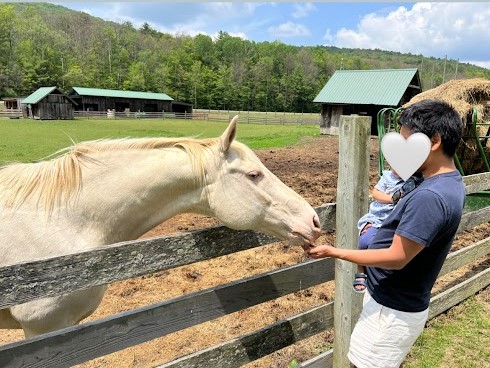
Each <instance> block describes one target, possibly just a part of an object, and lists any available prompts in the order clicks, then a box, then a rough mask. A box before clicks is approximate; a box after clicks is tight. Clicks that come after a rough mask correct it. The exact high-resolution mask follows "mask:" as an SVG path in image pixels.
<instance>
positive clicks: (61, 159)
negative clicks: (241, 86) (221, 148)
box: [0, 138, 219, 212]
mask: <svg viewBox="0 0 490 368" xmlns="http://www.w3.org/2000/svg"><path fill="white" fill-rule="evenodd" d="M218 142H219V139H218V138H208V139H194V138H122V139H100V140H95V141H87V142H81V143H77V144H74V145H73V146H71V147H68V148H65V149H62V150H60V151H58V152H56V153H55V154H54V155H52V156H55V155H60V156H58V157H56V158H54V159H51V160H47V161H39V162H34V163H13V164H8V165H6V166H4V167H2V168H0V202H4V203H5V204H6V205H7V206H20V205H21V204H22V203H24V202H25V201H26V200H27V199H28V198H30V197H34V196H36V198H37V201H38V204H39V203H41V204H43V205H44V208H45V209H46V210H48V212H51V211H52V210H53V208H54V206H55V204H57V203H60V202H61V201H65V200H68V199H69V198H70V197H71V196H72V195H73V194H74V193H79V191H80V189H81V184H82V171H83V166H84V165H85V164H87V163H89V162H94V159H93V158H92V157H91V153H95V152H102V151H119V150H152V149H162V148H169V147H178V148H180V149H183V150H185V151H186V152H187V153H188V155H189V157H190V159H191V165H192V168H193V170H194V172H195V173H196V174H197V178H198V180H199V181H203V180H204V152H205V150H206V149H207V148H209V147H211V146H213V145H215V144H218Z"/></svg>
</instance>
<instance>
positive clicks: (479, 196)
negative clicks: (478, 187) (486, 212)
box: [464, 192, 490, 212]
mask: <svg viewBox="0 0 490 368" xmlns="http://www.w3.org/2000/svg"><path fill="white" fill-rule="evenodd" d="M488 206H490V192H480V193H475V194H471V195H469V196H466V200H465V205H464V210H465V212H470V211H476V210H479V209H480V208H483V207H488Z"/></svg>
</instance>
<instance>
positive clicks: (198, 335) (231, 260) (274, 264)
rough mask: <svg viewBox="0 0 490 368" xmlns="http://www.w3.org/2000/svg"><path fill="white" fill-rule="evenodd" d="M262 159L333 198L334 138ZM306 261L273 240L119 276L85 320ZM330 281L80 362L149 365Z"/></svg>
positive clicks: (181, 219)
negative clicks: (166, 268) (179, 264)
mask: <svg viewBox="0 0 490 368" xmlns="http://www.w3.org/2000/svg"><path fill="white" fill-rule="evenodd" d="M377 152H378V148H377V138H373V139H372V140H371V160H370V161H371V177H370V182H371V185H374V184H375V182H376V167H377V166H376V165H377ZM256 153H257V155H258V156H259V157H260V159H261V160H262V161H263V162H264V164H265V165H266V166H267V167H268V168H269V169H270V170H271V171H272V172H273V173H275V174H276V175H277V176H278V177H279V178H280V179H281V180H282V181H283V182H285V183H286V184H287V185H289V186H290V187H291V188H293V189H294V190H295V191H296V192H298V193H299V194H301V195H302V196H303V197H304V198H306V200H307V201H308V202H309V203H310V204H311V205H312V206H313V207H317V206H319V205H321V204H323V203H330V202H335V199H336V186H337V166H338V141H337V139H336V138H333V137H319V138H307V139H306V138H305V139H304V140H303V141H302V142H301V143H300V144H299V145H298V146H295V147H288V148H281V149H267V150H257V151H256ZM215 224H217V222H216V220H214V219H212V218H208V217H203V216H198V215H193V214H187V215H180V216H177V217H175V218H173V219H170V220H168V221H167V222H165V223H163V224H161V225H159V226H157V227H156V228H155V229H153V230H151V231H150V232H148V233H147V234H145V235H144V236H143V237H154V236H158V235H163V234H169V233H175V232H182V231H191V230H196V229H200V228H203V227H207V226H209V225H215ZM488 236H490V226H488V224H484V225H481V226H479V227H478V228H476V229H475V230H474V231H472V232H467V233H464V234H461V235H460V236H458V237H457V239H456V241H455V244H454V249H458V248H460V247H463V246H465V245H470V244H472V243H473V242H475V241H478V240H481V239H484V238H486V237H488ZM327 240H328V241H331V242H333V241H334V234H325V235H323V236H322V238H321V239H320V241H327ZM303 260H304V255H303V252H302V250H301V249H300V248H299V247H291V246H288V245H287V244H286V243H275V244H271V245H267V246H264V247H260V248H257V249H252V250H248V251H243V252H239V253H235V254H232V255H227V256H224V257H220V258H217V259H213V260H210V261H206V262H200V263H195V264H192V265H188V266H183V267H179V268H176V269H173V270H169V271H164V272H158V273H155V274H153V275H148V276H144V277H138V278H135V279H131V280H127V281H122V282H117V283H114V284H112V285H110V286H109V289H108V292H107V293H106V296H105V297H104V300H103V301H102V304H101V306H100V307H99V309H98V310H97V311H96V312H95V313H94V314H93V315H92V316H90V317H89V318H88V319H87V320H86V321H92V320H95V319H98V318H101V317H104V316H108V315H112V314H115V313H119V312H123V311H127V310H131V309H134V308H137V307H141V306H145V305H148V304H151V303H156V302H159V301H162V300H166V299H169V298H173V297H178V296H181V295H183V294H186V293H190V292H194V291H199V290H203V289H206V288H209V287H212V286H215V285H219V284H223V283H226V282H230V281H233V280H237V279H241V278H244V277H247V276H252V275H256V274H259V273H262V272H266V271H268V270H272V269H276V268H279V267H284V266H287V265H292V264H296V263H298V262H301V261H303ZM482 267H488V259H487V260H484V261H483V262H480V263H476V264H474V265H472V266H470V267H467V268H466V269H465V270H463V271H457V272H453V273H451V274H450V275H448V277H445V278H444V280H445V281H441V282H438V286H437V287H438V288H439V289H440V288H443V287H447V286H448V285H451V284H452V283H457V282H458V281H457V280H460V279H461V278H466V277H468V276H467V274H468V273H469V272H474V271H475V270H479V269H481V268H482ZM333 293H334V288H333V284H332V282H330V283H326V284H323V285H319V286H316V287H313V288H310V289H307V290H304V291H301V292H297V293H294V294H291V295H288V296H284V297H282V298H279V299H276V300H274V301H271V302H267V303H263V304H260V305H258V306H255V307H253V308H249V309H247V310H244V311H240V312H236V313H233V314H231V315H228V316H225V317H222V318H219V319H216V320H214V321H210V322H206V323H204V324H201V325H199V326H196V327H192V328H188V329H185V330H183V331H180V332H177V333H173V334H170V335H167V336H165V337H163V338H159V339H156V340H153V341H151V342H148V343H145V344H141V345H138V346H136V347H133V348H129V349H125V350H123V351H120V352H117V353H114V354H111V355H108V356H105V357H102V358H99V359H95V360H93V361H90V362H87V363H85V364H82V365H80V366H79V367H84V368H94V367H138V368H139V367H152V366H155V365H158V364H163V363H165V362H168V361H171V360H173V359H175V358H177V357H179V356H183V355H186V354H190V353H192V352H194V351H198V350H200V349H203V348H206V347H210V346H213V345H216V344H218V343H220V342H223V341H227V340H230V339H233V338H236V337H238V336H240V335H243V334H246V333H250V332H253V331H255V330H258V329H260V328H261V327H263V326H265V325H268V324H271V323H274V322H276V321H278V320H281V319H283V318H286V317H288V316H293V315H295V314H297V313H300V312H302V311H305V310H307V309H310V308H312V307H314V306H317V305H320V304H324V303H326V302H329V301H332V300H333V296H334V295H333ZM21 338H22V333H21V332H19V331H14V330H10V331H7V330H2V334H1V335H0V343H1V344H3V343H7V342H11V341H14V340H18V339H21ZM331 341H332V333H331V332H330V331H328V332H325V333H321V334H318V335H316V336H313V337H311V338H309V339H306V340H304V341H303V342H300V343H298V344H295V345H294V346H293V347H289V348H285V349H283V350H281V351H279V352H276V353H274V354H272V355H270V356H268V357H265V358H263V359H260V360H258V361H255V362H252V363H249V364H247V365H246V367H248V368H252V367H254V368H265V367H268V368H269V367H287V366H288V363H289V362H291V361H292V360H297V361H304V360H307V359H309V358H311V357H313V356H315V355H317V354H318V353H320V352H322V351H325V350H326V348H327V347H328V344H329V343H331Z"/></svg>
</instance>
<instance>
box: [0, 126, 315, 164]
mask: <svg viewBox="0 0 490 368" xmlns="http://www.w3.org/2000/svg"><path fill="white" fill-rule="evenodd" d="M227 125H228V124H227V123H217V122H211V121H200V120H169V119H165V120H157V119H151V120H149V119H148V120H119V119H118V120H108V119H75V120H55V121H33V120H28V119H20V120H12V119H0V137H1V138H0V165H3V164H5V163H7V162H12V161H17V162H29V161H33V160H39V159H42V158H44V157H46V156H48V155H50V154H52V153H54V152H56V151H57V150H59V149H62V148H65V147H68V146H70V145H71V144H72V140H73V141H75V142H81V141H85V140H91V139H99V138H122V137H183V136H197V137H201V138H206V137H217V136H219V135H221V134H222V133H223V131H224V130H225V129H226V127H227ZM318 135H319V129H318V126H314V125H258V124H253V125H252V124H240V122H239V123H238V131H237V139H238V140H239V141H241V142H243V143H245V144H247V145H248V146H250V147H251V148H252V149H260V148H277V147H285V146H290V145H294V144H296V143H297V142H298V140H299V139H300V138H301V137H304V136H318Z"/></svg>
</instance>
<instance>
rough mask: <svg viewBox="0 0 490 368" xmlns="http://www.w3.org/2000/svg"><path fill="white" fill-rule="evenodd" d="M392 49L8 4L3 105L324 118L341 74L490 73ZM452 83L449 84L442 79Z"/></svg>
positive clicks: (439, 76) (1, 26) (0, 8)
mask: <svg viewBox="0 0 490 368" xmlns="http://www.w3.org/2000/svg"><path fill="white" fill-rule="evenodd" d="M444 64H445V60H443V59H436V58H427V57H424V56H422V55H412V54H402V53H397V52H389V51H383V50H360V49H342V48H336V47H323V46H316V47H296V46H291V45H286V44H284V43H281V42H278V41H276V42H259V43H257V42H254V41H249V40H242V39H240V38H238V37H232V36H230V35H229V34H227V33H226V32H220V34H219V36H218V37H217V39H215V40H213V39H212V38H211V37H209V36H206V35H197V36H195V37H189V36H173V35H170V34H165V33H160V32H158V31H156V30H154V29H152V28H151V27H150V26H149V25H148V24H144V25H143V26H142V27H141V28H139V29H136V28H134V26H133V25H132V24H131V23H129V22H125V23H122V24H118V23H114V22H108V21H104V20H102V19H100V18H96V17H93V16H90V15H88V14H86V13H83V12H78V11H73V10H70V9H67V8H65V7H63V6H60V5H53V4H45V3H0V98H1V97H5V96H25V95H28V94H30V93H32V92H33V91H34V90H36V89H37V88H38V87H41V86H55V85H56V86H58V87H60V88H61V89H62V90H64V91H67V90H69V88H70V87H72V86H81V87H95V88H108V89H127V90H138V91H152V92H164V93H166V94H168V95H170V96H171V97H173V98H174V99H175V100H180V101H184V102H189V103H192V104H193V105H194V106H196V107H198V108H211V109H233V110H262V111H263V110H268V111H296V112H301V111H304V112H317V111H319V108H320V107H319V106H318V105H317V104H313V103H312V102H311V101H312V100H313V98H314V97H315V96H316V94H317V93H318V92H319V91H320V89H321V88H322V87H323V86H324V84H325V83H326V82H327V80H328V78H329V77H330V76H331V75H332V74H333V73H334V71H335V70H337V69H340V68H342V69H374V68H414V67H415V68H418V69H419V70H420V73H421V78H422V85H423V88H424V90H426V89H429V88H432V87H436V86H437V85H439V84H441V83H442V82H443V77H444V80H445V81H448V80H449V79H453V78H473V77H483V78H488V79H490V70H488V69H484V68H480V67H477V66H474V65H470V64H464V63H458V62H457V61H456V60H447V62H446V70H445V72H444ZM443 74H444V76H443Z"/></svg>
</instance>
